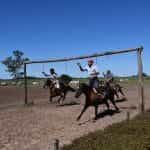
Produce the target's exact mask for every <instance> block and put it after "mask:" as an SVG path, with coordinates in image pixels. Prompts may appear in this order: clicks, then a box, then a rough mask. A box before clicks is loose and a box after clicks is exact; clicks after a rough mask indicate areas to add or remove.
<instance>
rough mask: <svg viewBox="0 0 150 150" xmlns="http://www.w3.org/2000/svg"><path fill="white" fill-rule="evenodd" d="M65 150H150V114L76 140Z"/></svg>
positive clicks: (65, 147) (64, 149)
mask: <svg viewBox="0 0 150 150" xmlns="http://www.w3.org/2000/svg"><path fill="white" fill-rule="evenodd" d="M63 150H150V112H146V113H144V114H141V115H139V116H137V117H136V118H134V119H133V120H131V121H124V122H122V123H118V124H114V125H112V126H109V127H107V128H106V129H105V130H104V131H101V130H100V131H97V132H95V133H91V134H89V135H87V136H85V137H81V138H79V139H76V140H74V141H73V144H71V145H68V146H64V148H63Z"/></svg>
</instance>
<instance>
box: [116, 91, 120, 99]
mask: <svg viewBox="0 0 150 150" xmlns="http://www.w3.org/2000/svg"><path fill="white" fill-rule="evenodd" d="M115 95H116V97H117V98H118V99H119V95H118V92H117V91H115Z"/></svg>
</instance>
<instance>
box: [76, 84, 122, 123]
mask: <svg viewBox="0 0 150 150" xmlns="http://www.w3.org/2000/svg"><path fill="white" fill-rule="evenodd" d="M103 90H104V92H105V94H101V95H98V94H95V93H94V92H93V90H92V88H91V87H89V86H88V85H87V84H85V83H83V84H81V85H80V86H79V89H78V90H77V91H76V94H75V98H79V97H80V96H81V94H84V95H85V105H84V108H83V109H82V111H81V113H80V115H79V116H78V117H77V121H79V120H80V118H81V117H82V115H83V113H84V112H85V111H86V109H87V108H88V107H89V106H94V107H95V118H94V119H95V120H97V118H98V116H97V111H98V105H100V104H105V105H106V106H107V109H108V110H110V107H109V103H108V100H110V101H111V103H112V104H113V106H114V107H115V109H116V111H117V112H118V111H119V108H118V107H117V105H116V103H115V101H114V90H112V88H111V87H110V86H109V85H106V86H104V89H103Z"/></svg>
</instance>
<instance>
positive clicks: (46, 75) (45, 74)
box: [42, 72, 50, 77]
mask: <svg viewBox="0 0 150 150" xmlns="http://www.w3.org/2000/svg"><path fill="white" fill-rule="evenodd" d="M42 74H43V75H44V76H45V77H48V76H50V75H49V74H47V73H45V72H42Z"/></svg>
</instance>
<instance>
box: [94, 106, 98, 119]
mask: <svg viewBox="0 0 150 150" xmlns="http://www.w3.org/2000/svg"><path fill="white" fill-rule="evenodd" d="M97 111H98V105H96V106H95V118H94V120H97Z"/></svg>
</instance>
